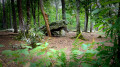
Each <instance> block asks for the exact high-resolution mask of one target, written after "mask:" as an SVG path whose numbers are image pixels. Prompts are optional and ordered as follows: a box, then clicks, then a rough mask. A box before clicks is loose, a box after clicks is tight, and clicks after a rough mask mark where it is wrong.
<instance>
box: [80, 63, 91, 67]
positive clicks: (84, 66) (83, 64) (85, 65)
mask: <svg viewBox="0 0 120 67" xmlns="http://www.w3.org/2000/svg"><path fill="white" fill-rule="evenodd" d="M81 65H82V67H93V66H92V65H91V64H88V63H81Z"/></svg>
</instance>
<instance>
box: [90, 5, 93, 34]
mask: <svg viewBox="0 0 120 67" xmlns="http://www.w3.org/2000/svg"><path fill="white" fill-rule="evenodd" d="M91 20H92V10H91V7H90V32H92V30H93V22H92V21H91Z"/></svg>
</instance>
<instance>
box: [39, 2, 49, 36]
mask: <svg viewBox="0 0 120 67" xmlns="http://www.w3.org/2000/svg"><path fill="white" fill-rule="evenodd" d="M40 9H41V12H42V15H43V18H44V20H45V24H46V28H47V33H48V36H51V31H50V27H49V23H48V16H47V14H46V13H45V12H44V7H43V0H40Z"/></svg>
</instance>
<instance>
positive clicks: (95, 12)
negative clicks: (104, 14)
mask: <svg viewBox="0 0 120 67" xmlns="http://www.w3.org/2000/svg"><path fill="white" fill-rule="evenodd" d="M99 11H100V9H96V10H94V11H93V12H92V14H97V13H99Z"/></svg>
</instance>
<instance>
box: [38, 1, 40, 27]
mask: <svg viewBox="0 0 120 67" xmlns="http://www.w3.org/2000/svg"><path fill="white" fill-rule="evenodd" d="M39 10H40V1H39V0H38V25H39V27H40V19H39V18H40V17H39V15H40V13H39V12H40V11H39Z"/></svg>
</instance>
